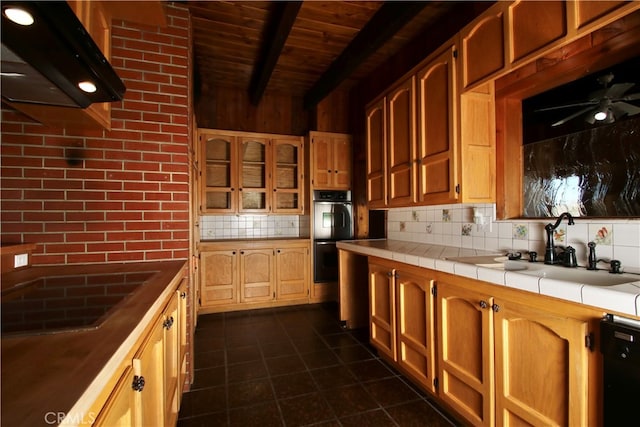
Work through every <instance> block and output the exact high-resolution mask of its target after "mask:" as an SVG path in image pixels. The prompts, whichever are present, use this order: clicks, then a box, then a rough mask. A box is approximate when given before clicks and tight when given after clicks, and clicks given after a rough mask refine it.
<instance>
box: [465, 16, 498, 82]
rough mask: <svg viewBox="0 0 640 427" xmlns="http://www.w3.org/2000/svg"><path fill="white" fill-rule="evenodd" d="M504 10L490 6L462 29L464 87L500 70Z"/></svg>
mask: <svg viewBox="0 0 640 427" xmlns="http://www.w3.org/2000/svg"><path fill="white" fill-rule="evenodd" d="M503 28H504V12H503V11H502V10H495V8H492V9H491V10H490V11H489V12H487V16H485V17H484V18H482V19H481V20H479V21H478V22H477V23H475V25H474V26H473V27H472V28H469V29H465V30H463V32H462V36H461V37H462V48H463V59H462V61H463V62H462V77H463V86H464V87H465V88H466V87H468V86H470V85H472V84H474V83H476V82H478V81H480V80H482V79H483V78H485V77H488V76H489V75H491V74H493V73H496V72H498V71H500V70H502V69H503V68H504V66H505V62H504V29H503Z"/></svg>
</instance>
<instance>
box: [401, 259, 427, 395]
mask: <svg viewBox="0 0 640 427" xmlns="http://www.w3.org/2000/svg"><path fill="white" fill-rule="evenodd" d="M432 287H433V281H432V280H429V279H428V278H425V277H423V276H419V275H416V274H411V273H407V272H405V271H398V274H397V276H396V288H397V292H398V298H397V304H398V308H397V311H396V312H397V314H398V319H397V321H398V325H397V326H398V331H397V334H398V364H399V365H400V366H401V367H402V368H404V369H405V370H406V371H407V372H408V373H409V375H410V376H412V377H413V378H414V379H415V380H417V381H418V382H419V383H420V384H422V385H423V386H424V387H425V388H426V389H428V390H431V391H432V392H435V387H434V384H433V379H434V377H435V350H434V346H433V345H432V343H433V342H434V340H435V336H434V324H433V320H432V319H433V317H432V316H433V296H432V294H431V289H432Z"/></svg>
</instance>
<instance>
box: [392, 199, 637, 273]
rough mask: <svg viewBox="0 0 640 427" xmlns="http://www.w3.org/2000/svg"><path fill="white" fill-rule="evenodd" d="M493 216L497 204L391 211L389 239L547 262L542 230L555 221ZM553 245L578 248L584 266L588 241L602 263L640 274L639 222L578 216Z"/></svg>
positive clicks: (564, 224) (557, 233) (560, 231)
mask: <svg viewBox="0 0 640 427" xmlns="http://www.w3.org/2000/svg"><path fill="white" fill-rule="evenodd" d="M495 217H496V215H495V205H494V204H460V205H457V204H456V205H438V206H418V207H411V208H396V209H389V211H388V215H387V237H388V238H389V239H394V240H403V241H411V242H422V243H431V244H439V245H448V246H457V247H461V248H471V249H484V250H490V251H496V252H504V253H506V252H513V251H516V252H518V251H519V252H529V251H535V252H537V253H538V259H540V260H542V259H543V258H544V249H545V243H546V236H545V230H544V226H545V225H546V224H547V223H549V222H555V219H553V220H552V219H551V218H549V219H546V220H545V219H534V220H529V219H516V220H510V221H496V220H495ZM474 219H475V220H476V221H474ZM478 223H480V224H478ZM554 241H555V244H556V245H559V246H572V247H574V248H575V250H576V257H577V260H578V265H580V266H585V265H586V264H587V256H588V253H589V252H588V248H587V243H588V242H595V243H596V255H597V257H598V259H604V260H607V261H608V260H611V259H617V260H620V261H621V262H622V266H623V270H624V271H626V272H629V273H639V274H640V220H638V219H621V220H617V219H608V218H604V219H581V218H576V219H575V225H570V226H568V225H567V222H566V220H564V221H563V222H562V223H561V225H560V226H559V227H558V228H557V229H556V231H555V234H554ZM599 267H600V268H608V264H606V263H604V262H603V263H601V264H599Z"/></svg>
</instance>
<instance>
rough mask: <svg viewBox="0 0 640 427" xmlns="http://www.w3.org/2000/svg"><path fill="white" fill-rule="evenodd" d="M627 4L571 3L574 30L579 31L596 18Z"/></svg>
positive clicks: (590, 1)
mask: <svg viewBox="0 0 640 427" xmlns="http://www.w3.org/2000/svg"><path fill="white" fill-rule="evenodd" d="M625 4H629V2H627V1H614V0H606V1H593V0H588V1H587V0H578V1H575V2H574V3H573V5H574V7H575V10H576V11H575V14H576V24H575V25H576V28H577V29H581V28H583V27H584V26H586V25H588V24H590V23H591V22H593V21H595V20H596V19H598V18H601V17H603V16H604V15H606V14H608V13H610V12H612V11H614V10H615V9H617V8H619V7H620V6H623V5H625Z"/></svg>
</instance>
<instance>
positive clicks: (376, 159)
mask: <svg viewBox="0 0 640 427" xmlns="http://www.w3.org/2000/svg"><path fill="white" fill-rule="evenodd" d="M386 111H387V109H386V98H381V99H380V100H378V101H376V102H375V103H374V104H371V105H370V106H369V108H367V112H366V121H367V123H366V127H367V203H368V204H369V208H371V209H377V208H384V207H385V206H387V127H386V123H387V121H386V118H385V117H386Z"/></svg>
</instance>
